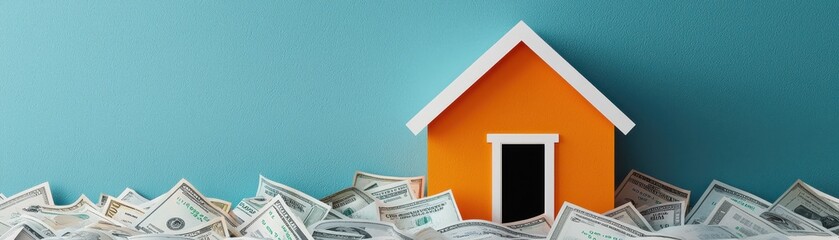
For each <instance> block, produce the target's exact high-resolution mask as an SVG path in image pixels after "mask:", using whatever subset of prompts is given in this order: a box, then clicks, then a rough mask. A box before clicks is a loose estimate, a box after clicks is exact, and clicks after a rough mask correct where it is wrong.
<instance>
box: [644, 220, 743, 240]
mask: <svg viewBox="0 0 839 240" xmlns="http://www.w3.org/2000/svg"><path fill="white" fill-rule="evenodd" d="M736 232H737V230H734V229H731V228H729V227H726V226H719V225H714V226H708V225H698V224H692V225H682V226H674V227H669V228H665V229H661V230H659V231H658V232H656V233H658V234H665V235H670V236H674V237H679V238H681V239H695V240H709V239H734V238H737V234H736Z"/></svg>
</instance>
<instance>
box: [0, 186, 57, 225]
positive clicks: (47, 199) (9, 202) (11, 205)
mask: <svg viewBox="0 0 839 240" xmlns="http://www.w3.org/2000/svg"><path fill="white" fill-rule="evenodd" d="M37 205H41V206H49V205H54V203H53V200H52V192H51V190H50V184H49V183H48V182H45V183H41V184H38V185H36V186H34V187H32V188H29V189H26V190H23V191H22V192H20V193H17V194H15V195H12V196H11V197H8V198H6V199H4V200H3V201H0V222H4V221H8V220H10V219H12V218H13V217H15V216H18V215H19V214H20V212H21V211H23V209H24V208H26V207H29V206H37Z"/></svg>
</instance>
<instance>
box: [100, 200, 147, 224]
mask: <svg viewBox="0 0 839 240" xmlns="http://www.w3.org/2000/svg"><path fill="white" fill-rule="evenodd" d="M102 210H103V212H104V214H105V217H108V218H111V219H113V220H115V221H118V222H120V223H122V224H125V225H126V226H136V225H137V222H138V220H139V219H140V217H143V215H146V213H145V211H143V210H142V209H140V207H137V206H134V205H132V204H130V203H127V202H123V201H122V200H119V199H116V198H108V200H106V202H105V204H104V206H102Z"/></svg>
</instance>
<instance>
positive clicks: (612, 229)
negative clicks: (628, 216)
mask: <svg viewBox="0 0 839 240" xmlns="http://www.w3.org/2000/svg"><path fill="white" fill-rule="evenodd" d="M637 237H651V238H657V239H679V238H675V237H672V236H667V235H661V234H653V233H650V232H648V231H644V230H642V229H640V228H637V227H635V226H632V225H629V224H625V223H623V222H621V221H618V220H615V219H612V218H610V217H606V216H603V215H600V214H597V213H594V212H592V211H589V210H587V209H584V208H582V207H579V206H577V205H574V204H572V203H569V202H565V203H563V204H562V208H560V210H559V214H558V217H557V218H556V219H555V220H554V223H553V228H551V231H550V232H549V233H548V238H547V239H550V240H556V239H562V240H589V239H627V238H637Z"/></svg>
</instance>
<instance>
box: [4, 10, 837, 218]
mask: <svg viewBox="0 0 839 240" xmlns="http://www.w3.org/2000/svg"><path fill="white" fill-rule="evenodd" d="M837 12H839V2H837V1H831V0H826V1H805V2H793V1H579V0H574V1H544V2H538V1H454V2H452V1H300V2H296V1H249V2H242V1H177V2H172V1H2V2H0V192H3V193H6V194H12V193H14V192H17V191H20V190H23V189H25V188H27V187H28V186H31V185H34V184H37V183H39V182H42V181H50V182H51V184H52V186H53V191H54V192H55V195H56V197H57V198H58V201H59V202H61V203H67V202H70V201H72V200H73V199H75V198H76V197H77V196H78V195H79V194H86V195H88V196H90V197H95V196H97V195H98V194H99V193H100V192H104V193H109V194H118V193H119V192H120V191H121V190H122V188H124V187H126V186H131V187H134V188H136V189H137V190H138V191H139V192H141V193H142V194H145V195H147V196H155V195H157V194H161V193H163V192H164V191H165V190H167V189H168V188H169V187H170V186H171V185H172V184H174V183H175V182H176V181H178V179H180V178H187V179H189V180H190V181H192V182H193V183H194V184H195V185H197V187H199V189H200V190H202V191H203V192H204V193H205V194H206V195H209V196H213V197H219V198H225V199H228V200H232V201H234V202H238V200H239V199H241V198H242V197H246V196H251V195H253V194H254V193H255V191H256V189H255V188H256V183H257V176H258V174H260V173H261V174H264V175H266V176H268V177H270V178H273V179H275V180H278V181H280V182H284V183H287V184H288V185H291V186H294V187H296V188H299V189H301V190H303V191H306V192H309V193H311V194H312V195H314V196H315V197H322V196H324V195H326V194H328V193H330V192H333V191H336V190H338V189H340V188H343V187H345V186H348V185H350V184H351V179H352V176H353V173H354V171H355V170H363V171H371V172H377V173H382V174H391V175H424V174H425V172H426V164H425V159H426V149H425V147H426V144H425V141H426V137H425V133H424V132H423V133H421V134H420V136H414V135H412V134H411V132H410V131H409V130H408V129H407V128H406V127H405V126H404V124H405V123H406V122H407V121H408V119H410V118H411V117H412V116H413V114H415V113H416V112H417V111H419V109H420V108H422V107H423V106H424V105H425V104H426V103H427V102H428V101H429V100H431V98H433V97H434V96H435V95H436V94H437V93H438V92H439V91H440V90H442V89H443V88H444V87H445V86H446V85H447V84H449V82H451V81H452V80H453V79H454V78H455V77H456V76H457V75H458V74H460V72H461V71H463V70H464V69H465V68H466V67H467V66H469V65H470V64H471V63H472V61H473V60H475V59H476V58H477V57H478V56H480V54H482V53H483V51H484V50H486V49H487V48H489V46H491V45H492V44H493V43H494V42H495V41H496V40H497V39H498V38H499V37H501V36H502V35H503V34H504V33H505V32H506V31H507V30H509V29H510V28H511V27H512V26H513V25H515V24H516V22H518V21H519V20H524V21H525V22H527V23H528V24H529V25H530V26H531V27H532V28H533V29H534V30H535V31H537V32H538V33H539V34H540V35H541V36H543V37H544V38H545V39H546V40H547V41H548V43H549V44H551V45H552V46H553V47H554V48H555V49H556V50H557V51H558V52H559V53H560V54H562V55H563V56H564V57H565V58H566V59H568V61H569V62H571V64H573V65H574V66H576V67H577V69H578V70H579V71H580V72H582V73H583V75H584V76H586V77H588V79H589V80H591V81H592V82H593V83H594V85H595V86H597V87H598V88H599V89H600V90H601V91H602V92H603V93H604V94H605V95H606V96H608V97H609V98H610V99H611V100H612V101H613V102H615V104H616V105H618V106H619V107H620V108H622V110H623V111H624V112H625V113H626V114H627V115H629V116H630V117H631V118H633V120H635V121H636V123H637V124H638V126H637V127H636V128H635V129H634V130H633V131H632V132H631V133H630V134H629V135H628V136H618V137H617V163H616V164H617V171H616V173H615V174H616V175H617V179H618V181H620V179H622V178H623V176H624V175H625V174H626V173H627V172H628V171H629V169H632V168H635V169H639V170H641V171H643V172H647V173H649V174H652V175H654V176H657V177H659V178H662V179H665V180H667V181H669V182H672V183H674V184H676V185H678V186H682V187H685V188H688V189H691V190H693V191H694V199H696V197H698V196H699V195H700V194H701V193H702V191H703V190H704V189H705V187H706V186H707V184H708V183H709V182H710V181H711V179H714V178H716V179H719V180H722V181H725V182H728V183H730V184H732V185H735V186H739V187H741V188H744V189H746V190H749V191H752V192H754V193H755V194H758V195H760V196H762V197H765V198H767V199H768V200H769V201H773V200H774V199H775V198H776V197H777V196H778V195H779V194H781V193H782V192H783V191H784V190H785V189H786V188H787V187H788V186H789V185H790V184H792V183H793V182H794V181H795V180H796V179H798V178H801V179H804V180H805V181H807V182H810V183H811V184H813V185H815V186H816V187H819V188H822V189H824V190H825V191H827V192H829V193H832V194H839V185H837V184H835V183H836V181H837V180H839V177H837V172H839V162H837V160H839V147H838V146H839V126H838V125H839V96H837V95H839V15H837V14H836V13H837ZM599 174H611V173H592V177H597V175H599ZM431 181H434V180H433V179H431Z"/></svg>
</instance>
